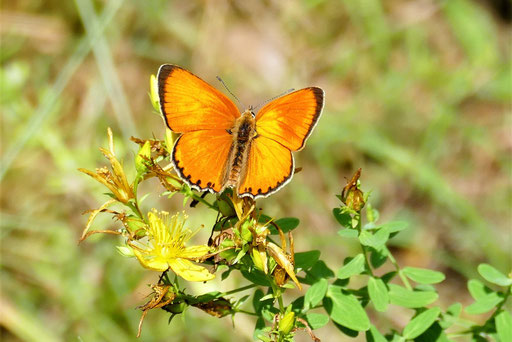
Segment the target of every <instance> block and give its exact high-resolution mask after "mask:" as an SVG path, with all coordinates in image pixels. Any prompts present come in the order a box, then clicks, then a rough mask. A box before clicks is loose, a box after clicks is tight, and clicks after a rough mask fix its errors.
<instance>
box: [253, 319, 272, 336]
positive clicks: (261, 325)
mask: <svg viewBox="0 0 512 342" xmlns="http://www.w3.org/2000/svg"><path fill="white" fill-rule="evenodd" d="M263 329H265V321H264V320H263V318H262V317H259V318H258V320H257V321H256V325H255V327H254V333H253V339H254V340H255V341H256V340H257V341H265V337H266V336H265V335H266V332H265V331H264V330H263ZM268 340H270V339H268Z"/></svg>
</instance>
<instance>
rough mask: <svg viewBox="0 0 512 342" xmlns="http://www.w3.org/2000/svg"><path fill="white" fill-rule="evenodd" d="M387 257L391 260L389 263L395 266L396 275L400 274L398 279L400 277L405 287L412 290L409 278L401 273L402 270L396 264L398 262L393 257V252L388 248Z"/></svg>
mask: <svg viewBox="0 0 512 342" xmlns="http://www.w3.org/2000/svg"><path fill="white" fill-rule="evenodd" d="M388 258H389V260H390V261H391V263H392V264H393V266H395V269H396V271H397V273H398V275H399V276H400V279H402V282H403V283H404V285H405V287H406V288H407V289H408V290H412V286H411V284H410V283H409V280H407V277H406V276H405V275H404V274H403V272H402V270H401V269H400V266H398V263H397V262H396V259H395V258H394V257H393V254H391V252H390V251H389V250H388Z"/></svg>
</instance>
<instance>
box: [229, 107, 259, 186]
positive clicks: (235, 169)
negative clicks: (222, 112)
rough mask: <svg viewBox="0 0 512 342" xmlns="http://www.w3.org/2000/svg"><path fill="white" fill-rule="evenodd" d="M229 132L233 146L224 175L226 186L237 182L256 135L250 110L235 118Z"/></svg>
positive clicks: (234, 184)
mask: <svg viewBox="0 0 512 342" xmlns="http://www.w3.org/2000/svg"><path fill="white" fill-rule="evenodd" d="M231 134H232V135H233V146H232V148H231V157H230V158H229V167H228V170H229V171H228V174H227V175H226V176H227V177H226V178H227V180H226V187H235V186H236V185H237V184H238V181H239V178H240V175H241V173H242V171H243V167H244V165H245V163H246V160H247V154H248V152H249V146H250V143H251V140H252V139H254V137H255V136H256V124H255V120H254V116H253V114H252V113H251V112H250V111H246V112H245V113H244V114H243V115H242V116H241V117H240V118H239V119H238V120H236V122H235V127H233V130H232V133H231Z"/></svg>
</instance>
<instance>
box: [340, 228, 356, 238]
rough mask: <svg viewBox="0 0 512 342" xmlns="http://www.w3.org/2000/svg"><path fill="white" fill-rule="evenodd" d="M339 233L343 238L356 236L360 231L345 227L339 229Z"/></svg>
mask: <svg viewBox="0 0 512 342" xmlns="http://www.w3.org/2000/svg"><path fill="white" fill-rule="evenodd" d="M338 235H339V236H341V237H343V238H356V237H357V235H358V232H357V230H356V229H351V228H344V229H340V230H338Z"/></svg>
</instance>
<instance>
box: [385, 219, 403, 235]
mask: <svg viewBox="0 0 512 342" xmlns="http://www.w3.org/2000/svg"><path fill="white" fill-rule="evenodd" d="M408 225H409V222H406V221H393V222H388V223H384V224H381V225H379V227H380V229H385V230H387V231H388V233H390V234H391V233H396V232H400V231H402V230H404V229H406V228H407V226H408Z"/></svg>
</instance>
